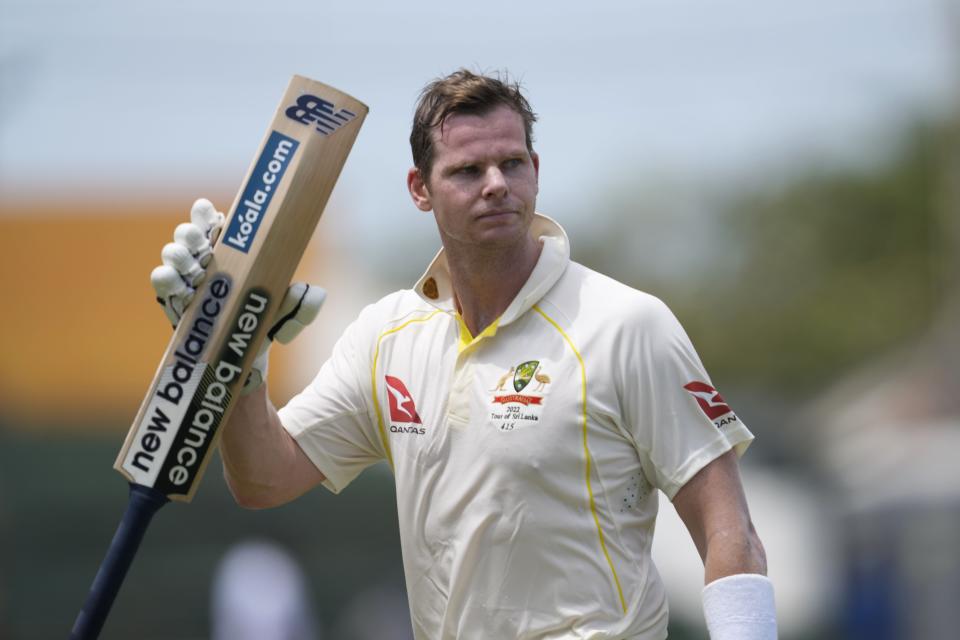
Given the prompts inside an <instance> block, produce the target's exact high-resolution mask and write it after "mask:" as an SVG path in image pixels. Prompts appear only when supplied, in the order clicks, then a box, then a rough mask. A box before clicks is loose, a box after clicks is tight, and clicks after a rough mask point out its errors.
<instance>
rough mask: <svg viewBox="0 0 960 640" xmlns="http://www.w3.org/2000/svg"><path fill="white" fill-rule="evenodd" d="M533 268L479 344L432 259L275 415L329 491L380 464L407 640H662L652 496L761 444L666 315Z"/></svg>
mask: <svg viewBox="0 0 960 640" xmlns="http://www.w3.org/2000/svg"><path fill="white" fill-rule="evenodd" d="M532 231H533V233H535V234H536V235H537V236H538V237H540V238H541V240H542V243H543V250H542V252H541V255H540V259H539V261H538V263H537V265H536V267H535V269H534V271H533V273H532V274H531V276H530V278H529V280H528V281H527V283H526V284H525V285H524V287H523V288H522V289H521V290H520V292H519V294H517V296H516V298H515V299H514V301H513V302H512V303H511V305H510V306H509V307H508V308H507V310H506V311H505V312H504V313H503V315H502V316H501V317H500V318H499V319H498V320H497V321H496V322H494V323H493V324H492V325H491V326H490V327H488V328H487V329H486V330H484V331H483V332H482V333H481V335H479V336H477V337H475V338H474V337H471V336H470V334H469V331H468V330H467V328H466V325H465V324H463V321H462V320H461V319H460V317H459V315H458V314H457V312H456V310H455V308H454V302H453V295H452V291H451V285H450V279H449V275H448V272H447V266H446V259H445V257H444V255H443V252H442V251H441V252H440V253H439V254H438V255H437V257H436V259H435V260H434V261H433V263H432V264H431V265H430V267H429V269H428V270H427V272H426V274H424V276H423V278H421V280H420V281H419V282H418V283H417V285H416V288H415V289H414V290H405V291H399V292H397V293H394V294H391V295H389V296H387V297H385V298H383V299H382V300H380V301H379V302H377V303H375V304H373V305H371V306H369V307H367V308H366V309H364V310H363V311H362V312H361V314H360V316H359V318H358V319H357V320H356V321H355V322H354V323H353V324H352V325H351V326H350V327H349V328H348V329H347V330H346V332H345V333H344V335H343V336H342V337H341V339H340V340H339V341H338V343H337V345H336V346H335V347H334V352H333V355H332V356H331V358H330V360H329V361H328V362H326V363H325V364H324V365H323V367H322V368H321V370H320V372H319V374H318V375H317V377H316V379H315V380H314V381H313V383H312V384H310V385H309V386H308V387H307V388H306V389H305V390H304V391H303V392H302V393H301V394H300V395H298V396H297V397H295V398H294V399H293V400H291V402H290V403H289V404H288V405H287V406H286V407H284V408H283V409H282V410H281V411H280V418H281V421H282V423H283V425H284V426H285V427H286V429H287V430H288V431H289V432H290V433H291V434H292V435H293V437H294V438H295V439H296V440H297V442H298V443H299V444H300V446H301V447H302V448H303V450H304V451H305V452H306V454H307V455H308V456H309V457H310V459H311V460H312V461H313V462H314V463H315V464H316V466H317V468H318V469H319V470H320V471H321V472H322V473H323V474H324V475H325V476H326V478H327V480H326V481H325V483H324V484H325V485H326V486H327V488H328V489H330V490H332V491H334V492H339V491H340V490H342V489H343V488H344V487H345V486H346V485H347V484H349V483H350V482H351V481H352V480H353V479H354V478H355V477H356V476H357V474H359V473H360V472H361V471H362V470H363V469H364V468H366V467H368V466H369V465H371V464H373V463H375V462H377V461H379V460H382V459H386V460H387V461H388V463H389V464H390V466H391V467H392V468H393V471H394V475H395V479H396V491H397V510H398V514H399V522H400V538H401V546H402V549H403V563H404V569H405V574H406V581H407V592H408V596H409V599H410V610H411V616H412V620H413V627H414V635H415V636H416V637H417V638H418V639H428V638H429V639H431V640H432V639H438V638H443V639H448V638H450V639H452V638H460V639H470V638H477V639H483V640H491V639H501V638H503V639H511V640H512V639H514V638H518V639H519V638H524V639H533V638H537V639H540V638H592V639H594V640H600V639H614V638H617V639H624V638H636V639H642V640H661V639H663V638H666V635H667V633H666V629H667V604H666V596H665V593H664V588H663V585H662V583H661V581H660V578H659V576H658V575H657V572H656V570H655V568H654V567H653V564H652V562H651V558H650V546H651V543H652V538H653V529H654V520H655V518H656V514H657V492H656V491H655V490H654V489H660V490H662V491H663V492H664V493H665V494H666V495H667V496H668V497H669V498H671V499H672V498H673V496H674V495H675V494H676V492H677V490H678V489H680V487H682V486H683V484H684V483H685V482H686V481H687V480H689V479H690V478H691V477H692V476H693V475H694V474H695V473H696V472H697V471H698V470H699V469H701V468H702V467H703V466H705V465H706V464H707V463H709V462H710V461H711V460H713V459H715V458H716V457H718V456H719V455H721V454H722V453H724V452H726V451H728V450H730V449H731V448H734V447H736V448H737V450H738V451H739V452H740V453H742V451H743V450H744V449H746V447H747V445H748V444H749V443H750V441H751V440H752V438H753V436H752V435H751V434H750V432H749V431H748V430H747V429H746V427H745V426H744V425H743V424H742V423H741V422H740V421H739V420H738V418H737V416H736V415H735V414H734V413H733V412H732V411H731V410H730V408H729V407H728V406H727V405H726V403H725V402H724V401H723V399H722V398H721V397H720V394H718V393H717V392H716V390H715V389H714V388H713V387H712V386H711V383H710V379H709V378H708V377H707V374H706V372H705V371H704V369H703V365H702V364H701V362H700V359H699V357H698V356H697V354H696V352H695V351H694V349H693V347H692V346H691V344H690V341H689V339H688V338H687V336H686V334H685V333H684V331H683V329H682V328H681V327H680V325H679V323H678V322H677V320H676V319H675V318H674V316H673V314H672V313H671V312H670V311H669V310H668V309H667V307H666V306H665V305H664V304H663V303H662V302H660V301H659V300H658V299H656V298H654V297H652V296H650V295H647V294H645V293H642V292H639V291H637V290H635V289H631V288H629V287H627V286H625V285H623V284H621V283H619V282H616V281H615V280H612V279H610V278H608V277H606V276H603V275H600V274H598V273H596V272H594V271H591V270H589V269H587V268H585V267H583V266H581V265H579V264H577V263H574V262H571V261H570V257H569V256H570V250H569V245H568V242H567V237H566V234H565V233H564V232H563V230H562V229H561V228H560V227H559V225H557V224H556V223H555V222H553V221H552V220H550V219H549V218H546V217H544V216H539V215H538V216H537V217H536V218H535V220H534V223H533V227H532Z"/></svg>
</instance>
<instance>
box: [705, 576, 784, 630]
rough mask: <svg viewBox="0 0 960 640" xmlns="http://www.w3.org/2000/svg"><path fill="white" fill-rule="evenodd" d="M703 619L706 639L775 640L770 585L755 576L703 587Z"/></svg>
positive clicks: (736, 578) (770, 583)
mask: <svg viewBox="0 0 960 640" xmlns="http://www.w3.org/2000/svg"><path fill="white" fill-rule="evenodd" d="M703 617H704V618H705V619H706V621H707V630H708V631H709V632H710V640H776V638H777V616H776V610H775V609H774V605H773V583H772V582H770V580H769V579H768V578H767V577H766V576H761V575H759V574H756V573H740V574H737V575H733V576H727V577H725V578H720V579H719V580H714V581H713V582H711V583H710V584H708V585H707V586H706V587H704V588H703Z"/></svg>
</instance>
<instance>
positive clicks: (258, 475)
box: [220, 384, 324, 509]
mask: <svg viewBox="0 0 960 640" xmlns="http://www.w3.org/2000/svg"><path fill="white" fill-rule="evenodd" d="M266 388H267V387H266V385H265V384H264V385H261V386H260V387H258V388H257V389H255V390H254V391H252V392H251V393H250V394H248V395H246V396H244V397H242V398H240V400H239V401H238V402H237V405H236V407H235V408H234V411H233V414H232V415H231V416H230V420H229V422H228V423H227V424H226V425H225V426H224V428H223V433H222V435H221V438H220V454H221V456H222V457H223V476H224V478H225V479H226V481H227V486H229V487H230V492H231V493H232V494H233V497H234V499H235V500H236V501H237V504H239V505H240V506H242V507H246V508H248V509H264V508H267V507H275V506H278V505H281V504H284V503H286V502H289V501H290V500H293V499H294V498H296V497H298V496H300V495H302V494H304V493H306V492H307V491H309V490H310V489H312V488H314V487H316V486H317V485H318V484H320V483H321V482H323V481H324V476H323V474H322V473H320V471H319V470H318V469H317V467H316V466H314V464H313V462H311V461H310V458H308V457H307V455H306V454H305V453H304V452H303V449H301V448H300V445H298V444H297V443H296V441H295V440H294V439H293V437H292V436H291V435H290V434H289V433H287V431H286V429H284V428H283V426H282V425H281V424H280V418H279V416H278V415H277V410H276V408H274V406H273V403H272V402H271V401H270V398H269V396H268V395H267V391H266Z"/></svg>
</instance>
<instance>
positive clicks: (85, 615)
mask: <svg viewBox="0 0 960 640" xmlns="http://www.w3.org/2000/svg"><path fill="white" fill-rule="evenodd" d="M167 502H168V498H167V496H166V495H164V494H163V493H161V492H160V491H157V490H156V489H154V488H153V487H145V486H143V485H139V484H133V483H131V484H130V500H129V502H128V503H127V510H126V511H125V512H124V514H123V520H121V521H120V526H119V527H117V532H116V533H115V534H114V536H113V540H112V541H111V542H110V548H109V549H108V550H107V555H106V556H105V557H104V559H103V562H102V563H100V570H99V571H97V577H96V578H94V580H93V585H92V586H91V587H90V593H89V594H87V600H86V602H84V603H83V609H81V610H80V614H79V615H78V616H77V621H76V622H74V624H73V630H72V631H71V632H70V640H94V639H95V638H97V637H98V636H99V635H100V629H101V628H102V627H103V623H104V621H105V620H106V619H107V614H108V613H110V607H111V605H113V600H114V598H116V597H117V592H118V591H119V590H120V585H121V584H123V579H124V577H126V575H127V570H128V569H129V568H130V564H131V563H132V562H133V557H134V556H135V555H136V553H137V549H138V548H139V547H140V541H141V540H143V534H144V533H146V531H147V527H148V526H149V525H150V520H151V519H153V514H155V513H156V512H157V510H158V509H159V508H160V507H162V506H163V505H165V504H166V503H167Z"/></svg>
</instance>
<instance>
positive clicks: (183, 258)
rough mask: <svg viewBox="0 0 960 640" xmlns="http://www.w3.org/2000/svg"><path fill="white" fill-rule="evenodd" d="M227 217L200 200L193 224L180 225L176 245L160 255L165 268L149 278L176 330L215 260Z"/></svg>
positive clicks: (161, 267) (191, 217) (196, 206)
mask: <svg viewBox="0 0 960 640" xmlns="http://www.w3.org/2000/svg"><path fill="white" fill-rule="evenodd" d="M224 219H225V216H224V215H223V214H222V213H220V212H219V211H217V209H216V207H214V206H213V203H211V202H210V201H209V200H207V199H206V198H200V199H199V200H197V201H196V202H194V203H193V207H192V208H191V209H190V222H184V223H183V224H181V225H178V226H177V228H176V230H175V231H174V232H173V242H170V243H168V244H167V245H166V246H164V247H163V251H161V252H160V257H161V259H162V260H163V264H162V265H160V266H159V267H157V268H156V269H154V270H153V272H152V273H151V274H150V283H151V284H152V285H153V289H154V291H156V292H157V302H159V303H160V306H162V307H163V311H164V313H166V314H167V318H168V319H169V320H170V324H172V325H173V326H174V327H176V326H177V323H179V322H180V318H182V317H183V312H184V310H185V309H186V308H187V305H188V304H190V301H191V300H193V296H194V294H195V293H196V287H197V285H199V284H200V283H201V282H202V281H203V277H204V275H205V272H204V267H206V266H207V264H208V263H209V262H210V258H211V257H212V256H213V250H212V249H211V245H212V244H213V243H214V242H215V241H216V239H217V236H218V235H219V234H220V229H222V228H223V222H224Z"/></svg>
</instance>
